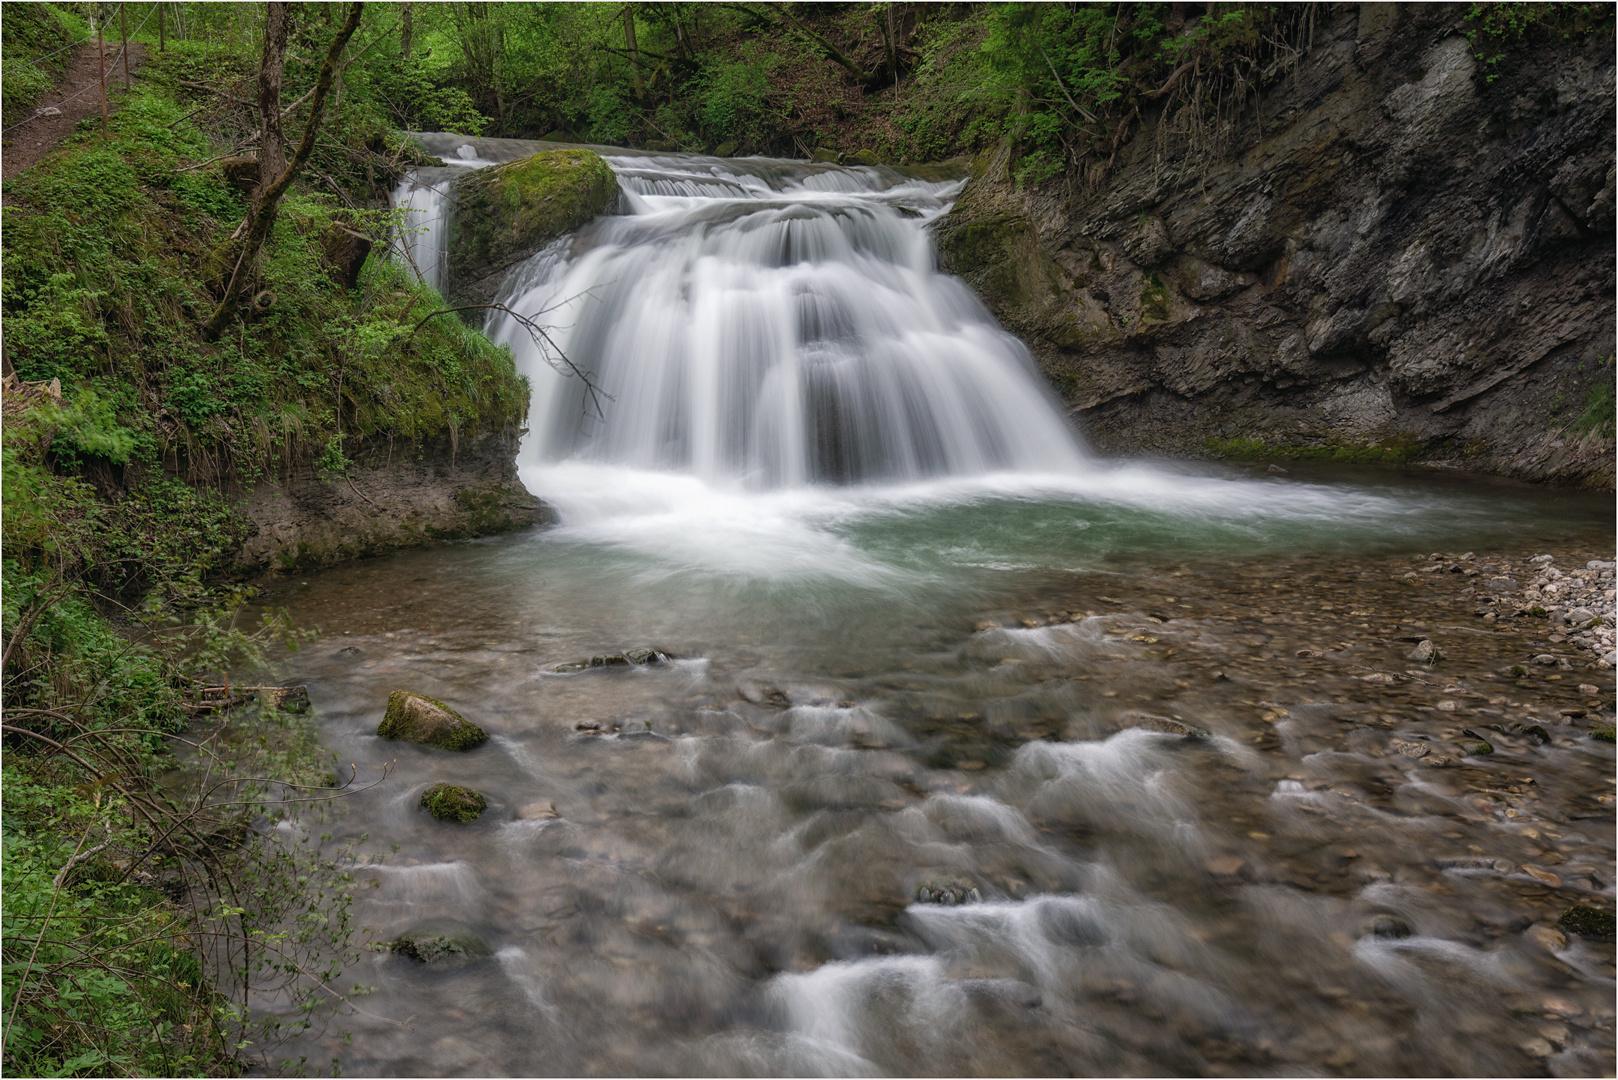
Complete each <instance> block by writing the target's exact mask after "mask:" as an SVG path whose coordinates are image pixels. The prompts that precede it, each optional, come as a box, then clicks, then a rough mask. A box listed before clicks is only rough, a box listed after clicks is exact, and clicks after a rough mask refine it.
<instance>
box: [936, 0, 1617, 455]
mask: <svg viewBox="0 0 1618 1080" xmlns="http://www.w3.org/2000/svg"><path fill="white" fill-rule="evenodd" d="M1464 10H1465V8H1464V6H1462V5H1395V4H1362V5H1358V6H1355V5H1330V6H1324V5H1323V10H1322V12H1321V16H1320V19H1319V21H1318V23H1317V25H1316V28H1315V32H1314V37H1313V41H1312V46H1311V47H1310V48H1309V49H1308V51H1307V53H1306V54H1305V56H1304V57H1303V59H1302V61H1301V63H1299V64H1298V65H1297V67H1296V69H1295V70H1294V71H1293V72H1292V73H1290V74H1289V75H1286V76H1284V77H1279V78H1277V80H1276V81H1275V82H1274V83H1272V84H1271V85H1268V86H1266V87H1264V88H1263V92H1262V95H1261V98H1260V100H1261V102H1262V104H1261V105H1250V106H1249V108H1248V109H1247V111H1246V112H1245V114H1244V115H1243V117H1242V119H1241V122H1240V123H1239V125H1238V126H1237V128H1236V129H1235V130H1234V131H1232V132H1230V133H1229V135H1230V137H1229V139H1228V141H1227V147H1228V148H1229V149H1227V150H1226V151H1225V152H1224V153H1222V154H1219V155H1212V154H1205V153H1194V152H1192V151H1191V150H1190V149H1188V148H1186V147H1185V145H1184V144H1183V142H1178V143H1177V142H1176V140H1175V138H1173V137H1170V136H1168V135H1167V134H1166V133H1164V132H1161V131H1158V130H1157V121H1158V120H1159V119H1160V118H1157V117H1152V116H1148V117H1147V118H1146V121H1145V124H1144V127H1143V128H1142V130H1140V131H1139V132H1138V133H1137V134H1136V135H1135V137H1134V138H1133V140H1132V141H1131V142H1130V143H1129V144H1128V146H1127V147H1126V149H1125V150H1124V151H1123V152H1122V153H1121V154H1120V156H1119V160H1118V163H1117V165H1116V166H1115V168H1114V170H1113V172H1112V173H1111V175H1110V176H1109V177H1108V178H1107V179H1106V181H1105V182H1104V183H1102V184H1100V185H1098V186H1096V187H1094V188H1086V187H1083V186H1082V185H1080V184H1078V183H1074V184H1072V185H1070V186H1069V187H1067V188H1064V189H1061V190H1040V191H1018V190H1017V189H1016V188H1015V187H1014V185H1013V184H1012V183H1011V182H1010V181H1009V180H1008V179H1007V178H1006V177H1005V172H1004V165H1003V163H984V164H980V167H979V169H978V171H977V175H976V176H975V178H974V179H973V181H972V182H971V183H970V184H969V185H968V188H967V191H966V192H965V193H964V195H963V196H962V198H961V199H960V201H959V202H958V203H957V205H956V207H955V209H954V210H953V211H952V212H951V213H950V214H949V215H948V216H947V217H946V218H945V219H943V220H942V221H941V222H940V224H939V226H938V244H939V251H940V254H941V257H942V259H943V261H944V264H945V266H946V267H947V268H948V269H950V270H951V271H953V272H955V273H958V274H961V275H962V276H963V277H964V278H965V279H966V280H967V281H968V282H969V283H970V284H972V285H973V286H974V287H975V288H976V289H977V291H978V293H979V295H980V296H981V297H982V298H983V299H984V301H985V302H986V303H987V304H988V305H989V306H990V308H991V309H992V310H993V311H994V312H995V314H996V315H997V316H998V317H999V318H1000V319H1001V320H1002V321H1003V322H1004V323H1005V324H1006V325H1007V326H1008V327H1009V328H1010V329H1012V330H1014V331H1016V332H1018V333H1020V334H1021V335H1022V336H1023V337H1024V338H1025V340H1027V341H1028V343H1029V345H1030V347H1031V348H1032V350H1033V352H1034V354H1035V356H1036V358H1037V359H1038V361H1039V363H1040V365H1041V366H1042V368H1043V369H1044V370H1045V372H1046V373H1047V374H1048V375H1049V377H1050V378H1051V379H1052V380H1053V382H1055V384H1056V385H1057V387H1058V388H1059V389H1060V390H1061V391H1062V393H1063V394H1064V395H1065V396H1066V398H1067V399H1068V401H1069V402H1070V403H1071V405H1072V407H1073V410H1074V413H1075V415H1076V416H1077V417H1078V418H1079V421H1080V424H1081V426H1082V427H1083V428H1084V430H1085V431H1086V433H1087V434H1088V435H1089V436H1090V438H1091V439H1092V440H1093V441H1094V442H1095V443H1096V444H1097V446H1098V447H1099V448H1100V449H1102V450H1104V451H1114V452H1124V451H1129V452H1139V451H1142V450H1145V451H1155V452H1161V453H1168V454H1173V455H1182V456H1208V455H1213V456H1218V455H1221V454H1230V453H1258V454H1265V453H1269V454H1280V455H1282V456H1286V455H1305V456H1335V457H1341V458H1346V459H1354V458H1360V459H1378V458H1380V459H1386V460H1404V459H1411V458H1421V459H1424V460H1430V461H1443V462H1448V463H1454V464H1463V465H1466V466H1468V467H1473V468H1480V469H1486V470H1489V471H1495V472H1501V473H1506V474H1510V475H1517V476H1521V477H1524V478H1529V479H1537V480H1553V481H1558V482H1566V483H1580V484H1589V485H1602V486H1611V485H1612V482H1613V444H1612V441H1611V436H1610V435H1608V434H1605V433H1600V432H1597V433H1588V434H1582V435H1581V434H1579V433H1577V432H1576V431H1575V430H1574V425H1573V421H1574V420H1575V419H1576V418H1577V417H1578V416H1579V415H1580V414H1581V413H1583V412H1584V411H1585V410H1586V407H1587V403H1588V402H1590V401H1591V400H1592V395H1593V394H1599V393H1600V391H1599V389H1598V388H1599V387H1602V386H1605V387H1607V388H1608V390H1607V392H1608V393H1610V388H1611V386H1612V383H1613V367H1612V357H1613V353H1614V291H1613V290H1614V137H1613V130H1614V127H1613V125H1614V108H1613V106H1614V92H1613V76H1614V65H1613V42H1612V40H1611V39H1610V37H1602V36H1600V35H1598V36H1597V37H1596V38H1593V39H1589V40H1584V41H1576V42H1567V43H1560V44H1556V45H1551V44H1546V45H1543V46H1537V47H1534V48H1531V49H1522V50H1518V51H1515V52H1512V53H1511V54H1509V55H1507V56H1506V57H1505V58H1504V59H1502V60H1500V61H1499V62H1498V64H1496V65H1493V66H1491V65H1486V64H1483V63H1481V62H1480V61H1478V60H1476V59H1475V58H1474V55H1473V50H1472V49H1471V47H1470V46H1469V44H1468V42H1467V40H1466V39H1465V37H1464V36H1463V35H1462V30H1463V23H1462V15H1463V14H1464ZM997 164H998V167H997ZM1608 400H1610V398H1609V399H1608Z"/></svg>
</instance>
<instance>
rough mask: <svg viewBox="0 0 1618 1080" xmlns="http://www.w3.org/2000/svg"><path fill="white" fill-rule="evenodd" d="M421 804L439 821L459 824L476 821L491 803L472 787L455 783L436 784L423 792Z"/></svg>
mask: <svg viewBox="0 0 1618 1080" xmlns="http://www.w3.org/2000/svg"><path fill="white" fill-rule="evenodd" d="M421 805H422V808H423V809H424V810H426V811H427V812H428V813H429V814H431V815H432V816H433V817H435V818H437V819H438V820H439V821H452V822H454V823H455V824H457V825H465V824H467V823H468V822H472V821H476V820H477V819H478V815H480V814H482V813H483V811H484V810H486V809H488V806H489V803H488V800H487V799H485V798H484V797H483V796H482V795H481V794H479V793H478V792H476V791H473V790H472V789H471V788H464V787H458V786H456V785H455V784H434V785H433V786H432V787H430V788H428V789H427V790H426V791H424V792H422V793H421Z"/></svg>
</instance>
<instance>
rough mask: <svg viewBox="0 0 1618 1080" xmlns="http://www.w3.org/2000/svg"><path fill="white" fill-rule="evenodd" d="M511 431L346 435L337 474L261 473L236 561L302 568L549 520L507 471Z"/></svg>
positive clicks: (247, 506)
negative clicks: (394, 438)
mask: <svg viewBox="0 0 1618 1080" xmlns="http://www.w3.org/2000/svg"><path fill="white" fill-rule="evenodd" d="M517 439H518V436H517V433H516V432H514V431H506V432H498V431H493V432H485V433H481V434H477V435H469V436H465V437H460V438H452V437H451V436H450V435H447V434H446V435H441V436H439V437H437V438H435V439H433V440H431V441H429V442H427V443H424V444H421V445H414V444H409V443H406V442H404V441H402V440H401V441H399V442H398V443H397V444H394V443H390V442H389V441H388V440H386V439H377V440H370V441H365V442H361V443H360V444H359V445H358V446H357V447H356V446H355V445H353V442H352V441H351V442H350V444H348V445H347V446H346V447H345V450H346V451H347V452H348V453H349V455H350V456H351V457H352V459H353V461H354V464H353V465H352V466H350V467H349V468H348V470H346V473H345V474H344V475H342V476H329V475H322V474H321V473H319V472H317V471H316V470H315V469H313V468H312V467H310V466H303V467H302V468H300V469H298V470H295V471H294V472H293V474H292V475H290V476H284V477H278V478H276V479H274V480H271V481H267V482H264V483H261V484H260V485H258V487H256V488H255V489H254V490H253V491H252V492H251V493H250V494H249V495H248V496H247V499H246V501H245V502H244V504H243V506H242V509H243V512H244V513H245V514H246V516H247V518H248V520H249V522H250V523H251V532H250V534H249V536H248V539H247V542H246V543H245V544H244V545H243V546H242V549H241V550H240V552H238V554H237V563H238V565H239V566H240V568H242V569H243V570H261V569H278V570H293V569H300V570H301V569H310V568H313V567H317V566H329V565H331V564H333V563H339V562H343V561H346V560H348V559H356V558H361V557H364V556H368V555H381V554H385V553H387V552H390V551H395V550H398V549H400V548H406V547H416V546H419V545H421V544H423V543H429V542H431V541H434V540H458V539H462V538H465V537H470V536H487V535H490V534H492V533H501V532H510V531H512V530H514V529H522V528H526V527H528V526H530V525H536V524H540V523H543V522H547V521H550V520H552V518H551V514H550V511H549V508H547V507H546V506H545V505H544V504H543V503H541V502H540V500H538V499H536V498H535V497H534V496H532V495H530V494H529V493H528V491H527V490H526V489H525V488H524V487H523V486H522V484H521V482H520V481H519V480H518V479H517V470H516V467H515V466H514V465H513V464H512V462H513V461H514V460H515V459H516V456H517Z"/></svg>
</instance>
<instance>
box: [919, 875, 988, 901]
mask: <svg viewBox="0 0 1618 1080" xmlns="http://www.w3.org/2000/svg"><path fill="white" fill-rule="evenodd" d="M982 899H983V894H982V893H980V892H978V889H977V886H975V885H973V884H972V883H971V882H970V881H963V880H961V879H960V878H941V879H937V880H933V881H924V882H922V883H921V884H920V885H918V886H916V902H917V903H921V904H943V905H945V906H946V907H953V906H955V905H957V904H975V903H978V902H979V901H981V900H982Z"/></svg>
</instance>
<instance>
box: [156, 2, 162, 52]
mask: <svg viewBox="0 0 1618 1080" xmlns="http://www.w3.org/2000/svg"><path fill="white" fill-rule="evenodd" d="M157 51H158V52H162V51H163V0H157Z"/></svg>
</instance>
